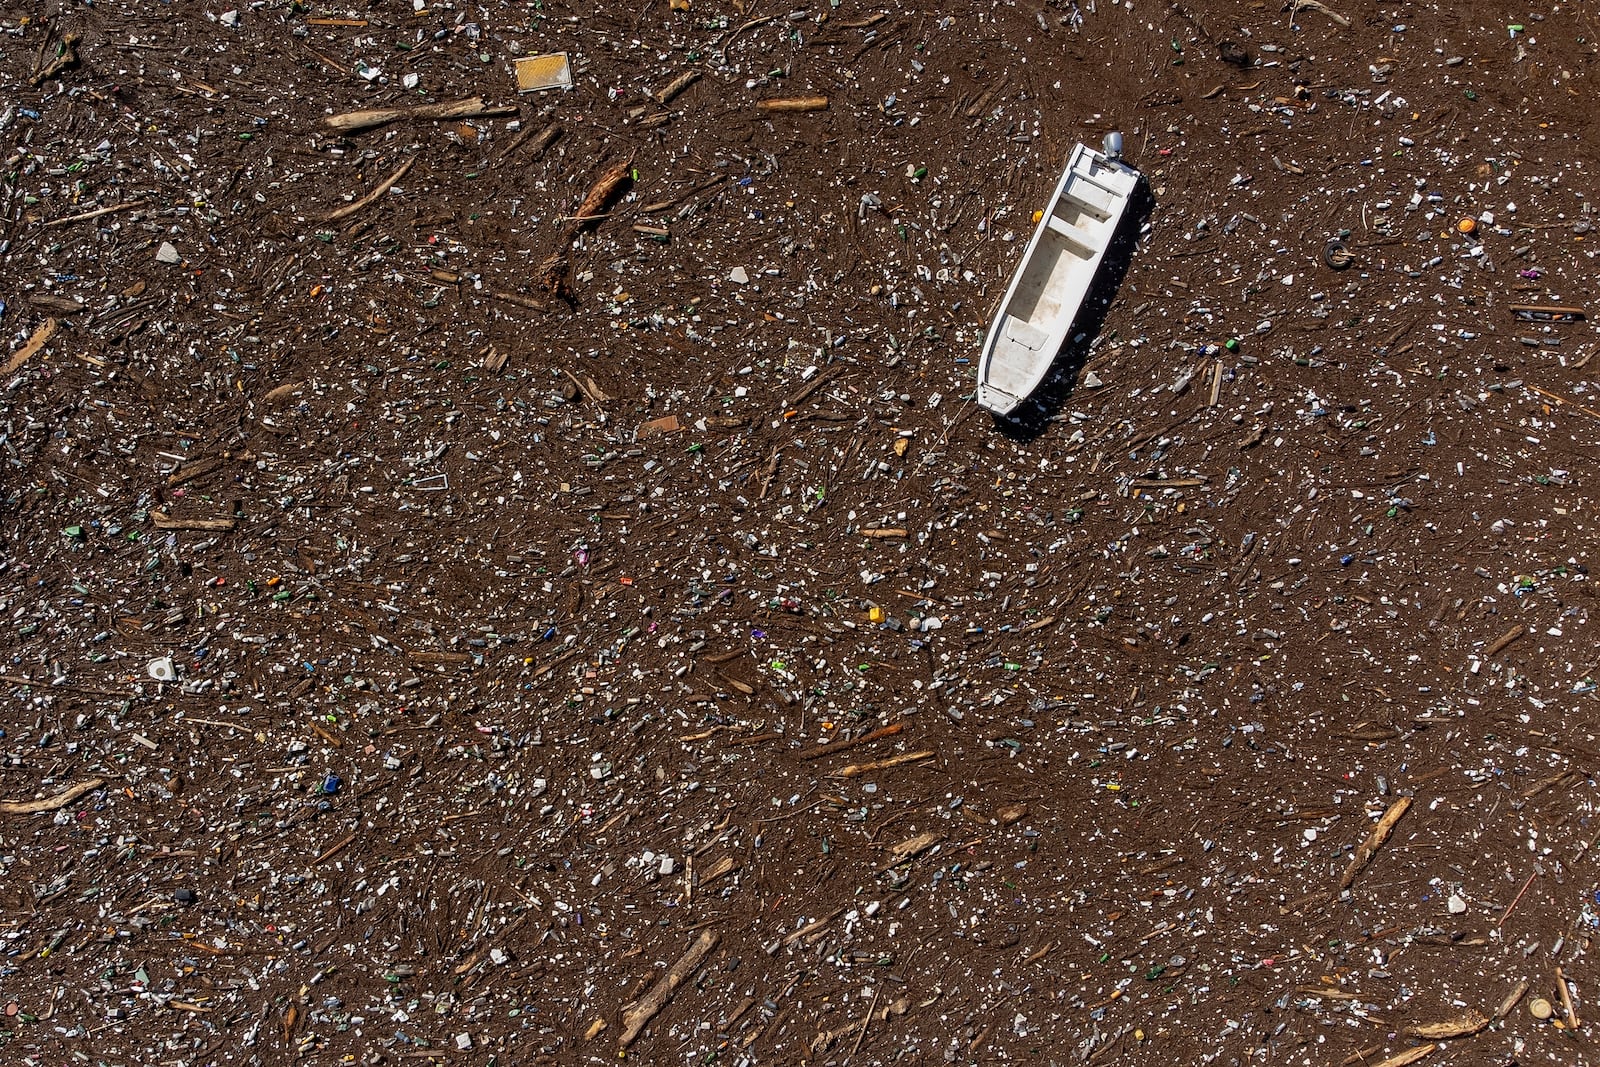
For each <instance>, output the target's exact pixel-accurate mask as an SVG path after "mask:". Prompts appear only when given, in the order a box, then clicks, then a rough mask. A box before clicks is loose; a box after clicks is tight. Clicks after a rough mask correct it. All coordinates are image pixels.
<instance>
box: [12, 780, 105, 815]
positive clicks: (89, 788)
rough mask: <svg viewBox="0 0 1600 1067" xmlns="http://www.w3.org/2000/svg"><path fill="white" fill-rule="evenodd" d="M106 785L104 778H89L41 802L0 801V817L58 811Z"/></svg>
mask: <svg viewBox="0 0 1600 1067" xmlns="http://www.w3.org/2000/svg"><path fill="white" fill-rule="evenodd" d="M105 784H106V780H105V779H104V778H90V779H89V780H88V781H86V782H79V783H78V784H77V785H72V786H68V787H67V788H65V789H63V790H62V791H61V792H59V793H57V794H56V795H55V796H53V797H45V798H44V799H43V800H6V801H0V815H37V814H38V813H39V812H41V811H59V810H60V809H62V808H64V807H66V806H67V805H68V804H71V803H72V802H73V801H74V800H77V799H78V798H79V797H81V796H83V795H84V794H85V793H92V792H94V791H95V790H96V789H99V788H100V787H101V786H103V785H105Z"/></svg>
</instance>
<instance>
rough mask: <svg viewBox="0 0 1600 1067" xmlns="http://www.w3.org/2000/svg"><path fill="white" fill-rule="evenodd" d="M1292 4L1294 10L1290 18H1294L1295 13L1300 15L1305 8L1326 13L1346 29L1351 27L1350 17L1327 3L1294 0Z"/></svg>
mask: <svg viewBox="0 0 1600 1067" xmlns="http://www.w3.org/2000/svg"><path fill="white" fill-rule="evenodd" d="M1292 6H1293V8H1294V10H1293V11H1292V12H1291V13H1290V18H1293V17H1294V16H1295V15H1298V14H1299V13H1300V11H1301V9H1302V8H1304V9H1305V10H1307V11H1320V12H1322V13H1323V14H1324V15H1326V16H1328V17H1329V18H1330V19H1332V20H1333V21H1334V22H1337V23H1338V24H1339V25H1340V26H1343V27H1344V28H1345V29H1349V28H1350V20H1349V19H1347V18H1345V17H1344V16H1343V15H1341V14H1339V13H1338V12H1337V11H1334V10H1333V9H1332V8H1330V7H1328V6H1327V5H1326V4H1322V3H1318V0H1294V4H1293V5H1292Z"/></svg>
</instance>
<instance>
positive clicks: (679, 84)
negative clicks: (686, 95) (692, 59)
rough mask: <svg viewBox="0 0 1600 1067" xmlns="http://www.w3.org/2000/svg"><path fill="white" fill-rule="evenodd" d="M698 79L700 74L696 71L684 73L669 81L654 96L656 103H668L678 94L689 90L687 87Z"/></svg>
mask: <svg viewBox="0 0 1600 1067" xmlns="http://www.w3.org/2000/svg"><path fill="white" fill-rule="evenodd" d="M699 77H700V72H699V71H698V70H686V71H684V72H683V73H682V74H680V75H678V76H677V77H676V78H673V79H672V80H671V81H669V82H668V83H667V84H666V85H665V86H664V87H663V88H662V90H661V91H660V92H659V93H657V94H656V103H658V104H665V103H667V102H669V101H670V100H671V99H672V98H673V97H675V96H677V95H678V94H679V93H681V92H683V91H684V90H685V89H687V88H689V86H691V85H693V84H694V83H695V80H696V79H698V78H699Z"/></svg>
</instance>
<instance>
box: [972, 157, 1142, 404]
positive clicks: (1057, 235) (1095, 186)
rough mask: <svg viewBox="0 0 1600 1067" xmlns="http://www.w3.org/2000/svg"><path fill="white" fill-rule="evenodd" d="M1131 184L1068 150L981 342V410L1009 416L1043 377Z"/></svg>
mask: <svg viewBox="0 0 1600 1067" xmlns="http://www.w3.org/2000/svg"><path fill="white" fill-rule="evenodd" d="M1138 183H1139V173H1138V172H1137V171H1135V170H1133V169H1132V168H1131V167H1128V166H1126V165H1124V164H1123V163H1121V162H1118V161H1115V160H1111V159H1108V158H1107V157H1105V156H1104V155H1102V154H1101V153H1099V152H1096V151H1095V150H1094V149H1092V148H1089V147H1087V146H1085V145H1081V144H1080V145H1077V146H1076V147H1075V148H1073V150H1072V155H1071V156H1070V157H1069V158H1068V160H1067V166H1066V169H1065V170H1064V171H1063V172H1062V174H1061V180H1060V181H1059V182H1057V183H1056V187H1055V191H1054V193H1053V194H1052V195H1051V197H1050V200H1049V203H1048V205H1047V206H1046V208H1045V209H1044V211H1043V212H1042V214H1041V216H1040V218H1039V224H1038V226H1037V227H1036V228H1035V229H1034V232H1033V235H1032V237H1030V238H1029V240H1028V244H1027V247H1026V248H1025V249H1024V250H1023V255H1022V261H1021V263H1020V264H1019V265H1018V266H1017V270H1016V272H1015V274H1013V275H1012V278H1011V284H1010V286H1009V287H1008V288H1007V289H1006V295H1005V298H1004V299H1003V300H1001V302H1000V307H999V310H998V312H997V313H996V315H995V319H994V322H993V323H992V324H991V325H990V327H989V332H988V335H987V336H986V337H985V338H984V345H983V355H982V357H981V358H980V359H979V361H978V403H979V404H980V405H981V406H983V407H985V408H987V409H988V410H990V411H992V412H994V413H995V414H996V415H1010V414H1011V413H1012V412H1013V411H1015V410H1016V409H1017V408H1018V407H1020V406H1021V405H1022V403H1023V402H1024V401H1026V400H1027V398H1028V397H1029V396H1030V395H1032V393H1033V391H1034V390H1035V389H1037V388H1038V387H1039V385H1040V383H1042V382H1043V381H1044V379H1045V378H1046V376H1048V374H1049V372H1050V365H1051V364H1052V363H1054V362H1055V358H1056V354H1057V353H1058V352H1059V351H1060V350H1061V346H1062V345H1063V344H1064V343H1065V342H1066V339H1067V334H1068V332H1069V331H1070V330H1071V329H1072V323H1073V321H1074V320H1075V319H1076V318H1077V317H1078V312H1079V311H1080V310H1081V309H1082V307H1083V303H1084V301H1085V300H1086V299H1088V296H1089V293H1090V291H1091V289H1092V288H1093V285H1094V280H1095V276H1096V275H1097V274H1098V273H1099V271H1100V266H1101V263H1102V261H1103V260H1104V259H1105V254H1106V250H1107V249H1108V248H1109V247H1110V246H1111V241H1112V239H1113V237H1114V236H1115V234H1116V231H1117V226H1118V225H1119V224H1120V223H1121V221H1122V217H1123V215H1124V214H1125V213H1126V211H1127V207H1128V203H1129V201H1130V200H1131V199H1132V198H1133V194H1134V190H1135V189H1136V188H1137V187H1138Z"/></svg>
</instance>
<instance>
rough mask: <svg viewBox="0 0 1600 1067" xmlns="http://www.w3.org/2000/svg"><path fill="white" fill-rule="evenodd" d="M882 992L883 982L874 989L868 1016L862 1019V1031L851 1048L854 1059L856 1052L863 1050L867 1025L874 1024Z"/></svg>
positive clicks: (851, 1055) (851, 1056)
mask: <svg viewBox="0 0 1600 1067" xmlns="http://www.w3.org/2000/svg"><path fill="white" fill-rule="evenodd" d="M882 992H883V986H882V984H881V983H880V984H879V985H877V986H874V987H873V989H872V1004H871V1005H870V1006H868V1008H867V1017H866V1018H865V1019H863V1020H861V1032H860V1033H859V1034H857V1035H856V1043H855V1044H854V1045H852V1046H851V1048H850V1058H851V1059H854V1058H855V1055H856V1053H858V1052H860V1051H861V1042H863V1041H865V1040H866V1039H867V1027H869V1026H871V1025H872V1013H873V1012H875V1011H877V1010H878V995H879V994H881V993H882ZM846 1062H848V1061H846Z"/></svg>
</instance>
